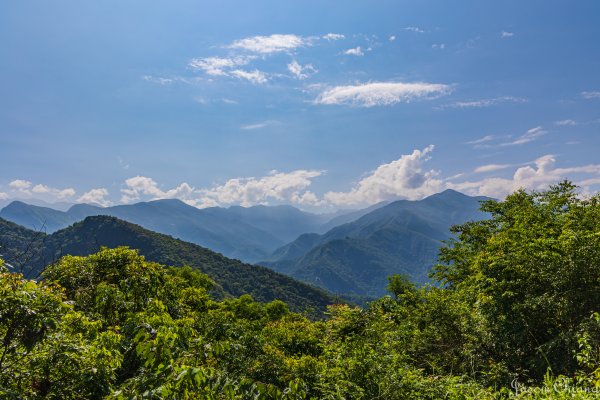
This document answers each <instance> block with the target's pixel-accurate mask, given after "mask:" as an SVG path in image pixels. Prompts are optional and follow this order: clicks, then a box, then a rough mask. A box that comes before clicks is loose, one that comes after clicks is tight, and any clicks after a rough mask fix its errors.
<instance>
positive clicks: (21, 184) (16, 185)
mask: <svg viewBox="0 0 600 400" xmlns="http://www.w3.org/2000/svg"><path fill="white" fill-rule="evenodd" d="M8 187H10V188H11V189H14V190H18V191H25V190H28V189H29V188H30V187H31V182H29V181H26V180H23V179H16V180H14V181H12V182H10V183H9V184H8Z"/></svg>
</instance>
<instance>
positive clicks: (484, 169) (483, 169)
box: [473, 164, 511, 173]
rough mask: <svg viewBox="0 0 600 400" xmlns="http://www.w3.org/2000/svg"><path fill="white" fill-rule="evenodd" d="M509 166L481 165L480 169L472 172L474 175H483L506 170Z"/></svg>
mask: <svg viewBox="0 0 600 400" xmlns="http://www.w3.org/2000/svg"><path fill="white" fill-rule="evenodd" d="M510 167H511V165H510V164H488V165H482V166H480V167H477V168H475V169H474V170H473V172H475V173H483V172H493V171H500V170H503V169H506V168H510Z"/></svg>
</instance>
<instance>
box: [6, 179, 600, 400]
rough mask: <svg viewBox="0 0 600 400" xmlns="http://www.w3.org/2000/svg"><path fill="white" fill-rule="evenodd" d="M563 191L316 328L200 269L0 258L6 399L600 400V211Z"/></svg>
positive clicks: (334, 311)
mask: <svg viewBox="0 0 600 400" xmlns="http://www.w3.org/2000/svg"><path fill="white" fill-rule="evenodd" d="M574 190H575V188H574V187H573V186H572V185H570V184H568V183H566V182H565V183H562V184H560V185H558V186H556V187H552V188H551V189H550V190H548V191H545V192H533V193H526V192H523V191H519V192H516V193H514V194H512V195H510V196H509V197H508V198H507V199H506V200H505V201H503V202H486V203H484V204H483V209H484V210H485V211H487V212H489V213H490V215H491V218H490V219H489V220H485V221H479V222H473V223H468V224H465V225H461V226H459V227H456V228H455V232H456V233H457V237H456V239H455V240H454V241H452V242H450V243H449V244H448V247H446V248H445V249H444V250H443V252H442V254H441V258H440V260H441V264H440V265H439V266H438V267H437V270H436V273H435V276H436V277H437V278H438V279H440V281H441V283H442V285H441V286H425V287H420V288H418V287H416V286H415V285H413V284H412V283H411V282H410V281H408V280H407V279H406V277H403V276H392V277H390V278H389V290H390V292H391V293H392V296H384V297H382V298H380V299H378V300H375V301H373V302H372V303H370V304H369V305H368V306H367V307H364V308H361V307H355V306H350V305H345V304H337V305H332V306H330V307H329V308H328V311H327V318H326V319H321V320H311V319H309V318H307V317H306V316H305V315H302V314H298V313H294V312H292V311H290V309H289V308H288V306H287V305H286V304H285V303H284V302H282V301H279V300H275V301H271V302H268V303H264V302H257V301H255V299H253V297H252V296H250V295H248V294H246V295H242V296H240V297H237V298H225V299H223V298H221V299H219V298H217V299H215V298H214V297H212V296H211V292H210V291H211V288H212V287H213V285H214V282H213V281H212V280H211V279H209V278H208V277H207V276H206V275H204V274H202V273H200V272H198V270H196V269H193V268H173V267H164V266H162V265H160V264H157V263H154V262H151V261H148V260H147V259H145V258H144V257H142V256H140V255H139V254H138V253H137V252H136V251H134V250H130V249H128V248H123V247H121V248H115V249H106V248H105V249H102V250H101V251H100V252H98V253H96V254H92V255H90V256H86V257H81V256H65V257H63V258H61V259H60V261H58V262H57V263H54V264H53V265H51V266H49V267H48V268H47V269H46V271H45V273H44V280H43V281H41V282H34V281H31V280H27V279H25V278H24V277H23V276H22V275H20V274H17V273H14V272H9V271H8V269H7V268H4V267H0V346H1V347H0V398H8V399H10V398H14V399H17V398H19V399H20V398H28V399H36V398H60V399H63V398H64V399H78V398H90V399H99V398H108V399H160V398H165V399H197V398H206V399H571V398H575V399H593V398H598V397H600V395H599V393H600V314H599V312H600V310H598V307H599V306H598V304H600V303H599V302H598V301H597V300H598V298H597V296H599V288H598V284H599V282H600V271H599V267H600V263H598V261H599V260H598V259H597V256H598V249H600V247H599V246H598V244H599V243H598V236H600V229H599V226H598V224H600V219H599V218H598V216H599V215H598V213H599V212H600V204H599V203H598V199H597V198H595V197H594V198H589V199H581V198H578V197H577V196H575V194H574V193H575V192H574Z"/></svg>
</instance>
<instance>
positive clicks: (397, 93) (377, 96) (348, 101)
mask: <svg viewBox="0 0 600 400" xmlns="http://www.w3.org/2000/svg"><path fill="white" fill-rule="evenodd" d="M451 91H452V86H450V85H445V84H440V83H426V82H416V83H402V82H371V83H363V84H358V85H348V86H336V87H333V88H330V89H327V90H324V91H323V92H321V94H320V95H319V96H318V97H317V98H316V99H315V103H316V104H325V105H334V104H335V105H352V106H359V107H374V106H386V105H393V104H396V103H400V102H405V103H408V102H411V101H414V100H423V99H433V98H437V97H439V96H443V95H446V94H449V93H450V92H451Z"/></svg>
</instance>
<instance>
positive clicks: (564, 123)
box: [554, 119, 577, 126]
mask: <svg viewBox="0 0 600 400" xmlns="http://www.w3.org/2000/svg"><path fill="white" fill-rule="evenodd" d="M554 125H558V126H575V125H577V121H574V120H572V119H562V120H560V121H555V122H554Z"/></svg>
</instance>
